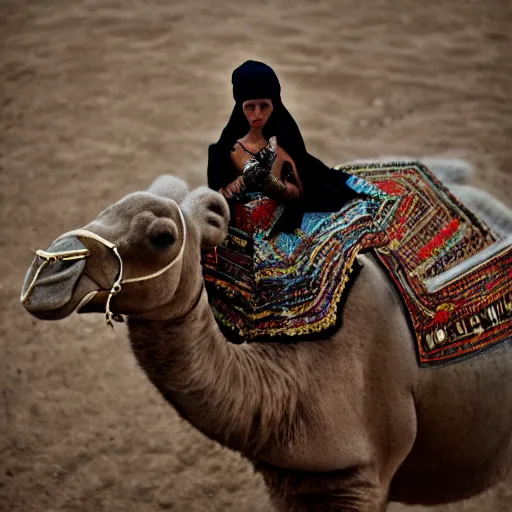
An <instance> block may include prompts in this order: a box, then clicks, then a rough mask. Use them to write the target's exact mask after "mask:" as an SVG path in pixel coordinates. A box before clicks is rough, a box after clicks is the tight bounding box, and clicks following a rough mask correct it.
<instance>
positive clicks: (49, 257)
mask: <svg viewBox="0 0 512 512" xmlns="http://www.w3.org/2000/svg"><path fill="white" fill-rule="evenodd" d="M169 201H171V202H172V203H174V204H175V205H176V207H177V209H178V213H179V216H180V223H181V227H182V230H183V241H182V243H181V247H180V250H179V252H178V254H177V255H176V257H175V258H173V260H172V261H171V262H170V263H168V264H167V265H166V266H165V267H163V268H161V269H160V270H158V271H157V272H154V273H153V274H149V275H147V276H140V277H131V278H130V279H124V280H123V271H124V266H123V260H122V258H121V255H120V254H119V251H118V250H117V247H116V245H115V244H113V243H112V242H110V241H108V240H107V239H106V238H103V237H102V236H100V235H98V234H96V233H94V232H92V231H89V230H88V229H75V230H73V231H68V232H67V233H64V234H63V235H61V236H59V237H58V238H57V239H56V240H55V241H54V243H55V242H57V241H58V240H61V239H63V238H67V237H70V236H78V237H84V238H89V239H91V240H96V241H97V242H99V243H101V244H103V245H104V246H105V247H107V248H108V249H110V250H111V251H112V252H113V253H114V256H115V257H116V258H117V261H118V263H119V269H118V272H117V276H116V279H115V280H114V283H113V285H112V288H111V289H110V291H109V294H108V297H107V302H106V304H105V317H106V322H107V324H108V325H110V326H111V327H113V326H114V324H113V323H112V321H113V320H117V318H116V316H115V315H114V314H113V313H112V311H111V310H110V301H111V300H112V297H114V296H115V295H117V294H118V293H119V292H120V291H121V285H123V284H127V283H138V282H140V281H147V280H148V279H153V278H155V277H158V276H160V275H162V274H163V273H164V272H166V271H167V270H169V269H170V268H172V267H173V266H174V265H175V264H176V263H178V262H179V261H181V260H182V259H183V254H184V252H185V245H186V241H187V225H186V223H185V217H184V216H183V212H182V211H181V208H180V205H179V204H178V203H177V202H176V201H174V200H172V199H169ZM36 254H37V256H39V257H40V258H43V259H44V261H43V262H42V264H41V265H40V266H39V268H38V269H37V271H36V273H35V275H34V277H33V279H32V282H31V283H30V286H29V287H28V289H27V291H26V292H25V293H24V294H23V295H22V297H21V302H22V303H23V302H25V301H26V300H27V298H28V296H29V295H30V293H31V292H32V290H33V288H34V286H35V283H36V280H37V278H38V277H39V274H40V273H41V271H42V270H43V268H44V267H45V266H46V265H48V264H52V263H54V262H55V261H69V260H78V259H85V258H87V257H88V256H89V254H90V253H89V251H88V250H87V249H78V250H71V251H64V252H46V251H41V250H38V251H36Z"/></svg>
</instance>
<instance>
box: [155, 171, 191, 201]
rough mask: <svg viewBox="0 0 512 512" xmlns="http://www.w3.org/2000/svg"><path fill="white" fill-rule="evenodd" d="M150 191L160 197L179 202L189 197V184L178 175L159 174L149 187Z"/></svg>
mask: <svg viewBox="0 0 512 512" xmlns="http://www.w3.org/2000/svg"><path fill="white" fill-rule="evenodd" d="M148 192H150V193H151V194H154V195H156V196H160V197H167V198H169V199H174V200H175V201H176V202H177V203H178V204H179V203H181V202H182V201H183V199H185V197H187V195H188V193H189V189H188V185H187V184H186V183H185V182H184V181H183V180H180V179H179V178H176V176H170V175H169V174H163V175H162V176H158V178H156V180H155V181H153V183H152V184H151V185H150V187H149V188H148Z"/></svg>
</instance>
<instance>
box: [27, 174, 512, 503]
mask: <svg viewBox="0 0 512 512" xmlns="http://www.w3.org/2000/svg"><path fill="white" fill-rule="evenodd" d="M454 186H467V185H461V183H460V181H459V183H456V184H454ZM477 195H478V194H477ZM480 199H482V197H480ZM477 202H478V201H477ZM493 208H494V207H490V208H489V209H488V212H490V214H492V213H493V212H494V213H496V212H495V211H494V210H493ZM499 208H501V206H500V207H499ZM502 213H503V214H504V217H506V220H505V221H503V222H502V223H499V225H500V226H503V225H505V226H509V225H510V226H512V224H508V222H510V221H511V219H512V212H510V211H508V210H506V208H505V207H503V212H502ZM228 222H229V209H228V206H227V203H226V201H225V200H224V199H223V197H222V196H221V195H220V194H218V193H217V192H214V191H212V190H210V189H207V188H206V187H200V188H198V189H195V190H193V191H189V189H188V187H187V185H186V184H185V183H184V182H183V181H181V180H179V179H177V178H173V177H169V176H164V177H160V178H159V179H157V180H156V181H155V182H154V183H153V184H152V185H151V186H150V188H149V189H148V190H147V191H145V192H136V193H133V194H130V195H128V196H127V197H125V198H123V199H121V200H120V201H119V202H117V203H115V204H114V205H112V206H110V207H109V208H107V209H106V210H104V211H103V212H102V213H100V215H99V216H98V217H97V218H96V219H95V220H93V221H92V222H91V223H89V224H87V225H86V226H85V227H84V229H85V230H87V231H84V230H78V231H76V232H70V233H67V234H65V235H63V237H60V238H58V239H57V240H56V241H55V242H54V243H53V244H52V245H51V246H50V248H49V249H48V250H47V251H42V252H40V253H39V254H40V256H41V258H40V257H37V258H36V259H35V260H34V262H33V263H32V266H31V267H30V269H29V270H28V273H27V277H26V280H25V283H24V286H23V291H22V302H23V305H24V307H25V308H26V309H27V310H28V311H29V312H30V313H31V314H32V315H34V316H35V317H37V318H40V319H60V318H64V317H67V316H68V315H70V314H72V313H73V312H74V311H78V312H80V313H85V312H104V311H105V307H106V309H107V316H108V319H109V320H110V319H111V317H112V314H110V309H112V310H113V311H114V312H115V313H116V315H126V318H127V325H128V332H129V337H130V341H131V346H132V349H133V353H134V355H135V357H136V359H137V360H138V362H139V364H140V367H141V368H142V369H143V371H144V372H145V373H146V374H147V376H148V378H149V379H150V381H151V382H152V383H153V384H154V386H155V387H156V389H157V390H158V391H159V392H160V393H161V394H162V395H163V396H164V397H165V399H166V400H167V401H168V402H169V403H170V404H171V405H172V406H173V407H174V408H175V409H176V410H177V412H178V413H179V414H180V415H181V416H182V417H183V418H184V419H185V420H187V421H188V422H190V423H191V424H192V425H194V426H195V427H196V428H197V429H199V430H200V431H201V432H203V433H204V434H205V435H206V436H208V437H209V438H211V439H214V440H216V441H218V442H219V443H221V444H222V445H224V446H227V447H228V448H230V449H232V450H236V451H239V452H240V453H241V454H243V455H244V456H245V457H247V458H248V459H249V460H251V461H252V463H253V464H254V467H255V468H256V470H257V471H259V472H261V473H262V475H263V478H264V480H265V482H266V485H267V487H268V490H269V493H270V496H271V499H272V501H273V503H274V504H275V507H276V510H279V511H288V512H291V511H293V512H309V511H315V512H322V511H323V512H328V511H329V512H333V511H359V512H382V511H384V510H386V508H387V504H388V503H389V502H390V501H399V502H402V503H406V504H420V505H433V504H440V503H447V502H452V501H456V500H461V499H465V498H468V497H470V496H472V495H475V494H477V493H480V492H482V491H484V490H485V489H487V488H489V487H490V486H492V485H494V484H495V483H496V482H498V481H499V480H500V479H502V478H504V477H505V475H507V474H510V471H511V469H512V467H511V466H512V465H511V461H512V457H511V456H512V442H511V440H512V388H511V387H510V386H509V384H508V381H509V378H510V372H511V370H512V351H511V350H510V348H509V347H508V345H507V343H504V344H501V345H499V346H498V347H497V348H495V349H494V350H490V351H487V352H485V353H484V354H482V355H479V356H478V357H475V358H472V359H469V360H467V361H463V362H459V363H457V364H453V365H448V366H445V367H442V368H439V369H435V370H421V369H420V368H419V367H418V364H417V360H416V355H415V349H414V342H413V338H412V334H411V332H410V330H409V327H408V324H407V320H406V316H405V314H404V311H403V308H402V303H401V300H400V297H398V296H397V294H396V292H395V289H394V288H393V287H392V286H391V284H390V281H389V279H388V277H387V275H386V274H385V273H384V271H383V270H382V268H381V266H380V265H378V264H377V262H376V260H375V259H374V257H372V256H371V255H362V256H360V257H359V261H360V263H361V265H362V270H361V272H360V274H359V276H358V278H357V280H356V281H355V283H354V285H353V287H352V289H351V291H350V293H349V295H348V299H347V302H346V304H345V307H344V312H343V327H342V328H341V329H340V330H338V331H337V332H336V333H335V334H334V335H332V337H331V338H330V339H328V340H327V339H326V340H324V341H308V342H302V343H296V344H280V343H275V342H269V343H264V342H263V343H248V344H241V345H235V344H231V343H229V342H227V340H226V339H225V337H224V335H223V334H222V333H221V331H220V329H219V327H218V325H217V323H216V321H215V319H214V316H213V313H212V311H211V309H210V306H209V303H208V299H207V294H206V292H205V288H204V283H203V279H202V273H201V262H200V258H201V250H202V249H206V248H212V247H215V246H216V245H218V244H220V243H221V242H222V241H223V240H224V238H225V236H226V231H227V226H228ZM55 253H61V254H63V255H64V257H63V258H62V259H58V258H57V259H56V261H53V263H52V264H46V263H48V262H51V261H52V260H51V257H52V256H51V255H52V254H55ZM66 255H67V256H68V257H69V258H70V259H67V258H66V257H65V256H66ZM73 255H74V256H73ZM41 262H43V263H41Z"/></svg>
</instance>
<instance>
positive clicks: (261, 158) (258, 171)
mask: <svg viewBox="0 0 512 512" xmlns="http://www.w3.org/2000/svg"><path fill="white" fill-rule="evenodd" d="M276 158H277V153H276V151H275V149H273V148H272V147H269V146H267V147H265V148H263V149H262V150H261V151H259V152H258V153H256V154H255V155H253V158H251V160H249V161H248V162H247V163H246V164H245V166H244V170H243V173H242V174H243V177H244V180H245V183H246V184H247V187H248V188H250V189H256V190H258V189H261V187H262V186H263V185H265V183H267V182H268V180H269V177H270V171H271V169H272V166H273V165H274V162H275V161H276Z"/></svg>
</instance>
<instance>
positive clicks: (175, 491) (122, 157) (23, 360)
mask: <svg viewBox="0 0 512 512" xmlns="http://www.w3.org/2000/svg"><path fill="white" fill-rule="evenodd" d="M511 24H512V4H511V3H510V2H509V1H508V0H488V1H486V2H482V1H476V0H466V1H462V0H431V1H430V2H420V1H418V0H417V1H414V0H368V1H366V2H357V1H354V0H338V1H336V0H316V1H315V2H309V1H308V2H306V1H297V0H295V1H289V0H284V1H281V2H277V1H276V2H273V1H262V2H254V3H252V4H247V5H244V4H243V3H241V2H235V1H230V0H218V1H215V2H207V1H199V0H188V1H187V2H186V3H185V2H166V1H164V0H126V1H112V0H77V1H75V2H66V1H58V0H45V1H44V2H42V1H40V0H39V1H37V0H0V83H1V89H0V105H1V107H0V108H1V111H0V112H1V115H0V214H1V219H2V224H1V228H0V229H1V232H0V249H1V253H0V257H1V272H0V275H1V277H0V300H1V306H2V307H1V312H0V315H1V321H0V346H1V353H0V389H1V395H0V510H2V511H6V512H7V511H8V512H42V511H48V512H49V511H52V512H64V511H65V512H72V511H80V512H83V511H85V512H100V511H107V510H108V511H109V512H122V511H141V512H144V511H157V510H173V511H178V512H267V511H270V510H271V509H270V505H269V503H268V499H267V495H266V491H265V489H264V487H263V485H262V481H261V479H260V478H259V476H258V475H256V474H255V473H254V472H253V470H252V468H251V466H250V465H249V463H247V462H246V461H245V460H243V459H242V458H241V457H239V456H238V455H237V454H235V453H232V452H230V451H228V450H226V449H223V448H221V447H220V446H218V445H217V444H215V443H213V442H210V441H209V440H207V439H206V438H205V437H204V436H203V435H202V434H200V433H199V432H197V431H196V430H194V429H193V428H192V427H190V426H189V425H188V424H186V423H185V422H183V421H182V420H180V419H179V418H178V416H177V414H176V413H175V411H174V410H173V409H172V408H171V407H170V406H168V405H167V404H166V403H164V401H163V399H162V398H161V397H160V396H159V395H158V393H157V392H156V391H155V389H153V387H152V386H151V385H150V384H149V382H148V381H147V379H146V377H145V376H144V375H143V373H142V372H141V370H140V369H139V368H138V367H137V364H136V362H135V360H134V357H133V356H132V354H131V352H130V348H129V344H128V342H127V339H126V336H125V331H124V329H123V326H117V327H116V330H115V331H112V330H109V329H108V328H107V327H106V326H105V325H104V323H103V318H101V316H100V315H94V316H92V315H89V316H88V315H82V316H78V315H77V316H73V317H70V318H68V319H66V320H64V321H61V322H55V323H52V322H48V323H45V322H40V321H36V320H35V319H33V318H31V317H30V316H29V315H28V314H27V313H26V312H25V311H24V310H23V309H22V307H21V305H20V303H19V293H20V289H21V284H22V281H23V277H24V273H25V271H26V269H27V268H28V266H29V264H30V261H31V259H32V253H31V250H32V249H34V248H46V247H47V246H48V245H49V243H50V242H51V241H52V240H53V239H54V238H55V237H56V236H58V235H59V234H61V233H62V232H64V231H67V230H69V229H72V228H75V227H79V226H81V225H83V224H85V223H86V222H88V221H89V220H90V219H92V218H93V217H95V216H96V215H97V213H99V211H101V210H102V209H103V208H105V207H106V206H107V205H109V204H110V203H112V202H114V201H116V200H118V199H120V198H121V197H122V196H123V195H125V194H126V193H129V192H132V191H135V190H140V189H144V188H145V187H147V186H148V185H149V184H150V182H151V181H152V180H153V179H154V178H155V177H156V176H158V175H159V174H162V173H171V174H175V175H178V176H180V177H182V178H184V179H185V180H187V181H188V182H189V183H190V184H191V185H192V186H197V185H200V184H204V183H205V181H206V179H205V175H206V170H205V169H206V154H207V146H208V144H209V143H211V142H214V141H215V140H216V139H217V138H218V136H219V134H220V131H221V129H222V128H223V126H224V125H225V123H226V121H227V118H228V115H229V113H230V111H231V108H232V104H233V102H232V97H231V85H230V75H231V71H232V69H233V68H234V67H236V66H238V65H239V64H241V63H242V62H243V61H244V60H246V59H249V58H252V59H257V60H263V61H265V62H267V63H269V64H270V65H272V66H273V67H274V69H275V70H276V72H277V73H278V75H279V77H280V79H281V84H282V90H283V92H282V96H283V101H284V103H285V105H286V106H287V107H288V109H289V110H290V111H291V113H292V114H293V116H294V117H295V119H296V120H297V122H298V124H299V126H300V127H301V130H302V133H303V136H304V138H305V140H306V143H307V145H308V149H309V150H310V152H311V153H313V154H315V155H317V156H318V157H320V158H322V159H323V160H324V161H325V162H326V163H328V164H331V165H334V164H337V163H340V162H344V161H348V160H351V159H354V158H378V157H379V156H381V155H390V154H393V155H412V156H421V155H431V156H432V155H445V156H455V157H460V158H463V159H466V160H467V161H468V162H470V163H471V164H472V165H473V166H474V168H475V176H474V179H473V184H474V185H475V186H478V187H481V188H483V189H485V190H487V191H489V192H491V193H493V194H495V195H496V197H498V198H499V199H500V200H501V201H503V202H505V203H507V204H508V205H509V206H512V173H511V170H510V168H509V165H510V164H509V161H510V160H511V159H512V96H511V91H512V58H511V53H512V37H511V35H510V34H511ZM468 449H470V447H469V448H468ZM511 509H512V482H508V483H507V482H505V483H504V484H502V485H500V486H498V487H497V488H496V489H494V490H492V491H491V492H489V493H487V494H486V495H484V496H480V497H476V498H475V499H473V500H471V501H468V502H465V503H458V504H452V505H446V506H440V507H437V508H434V509H429V510H433V511H436V512H448V511H449V512H458V511H466V512H468V511H473V512H474V511H479V512H481V511H503V512H504V511H509V510H511ZM389 510H390V511H392V512H412V511H416V512H420V511H422V512H425V511H426V510H427V509H423V508H421V507H416V508H409V507H404V506H401V505H395V504H393V505H391V506H390V507H389Z"/></svg>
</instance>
